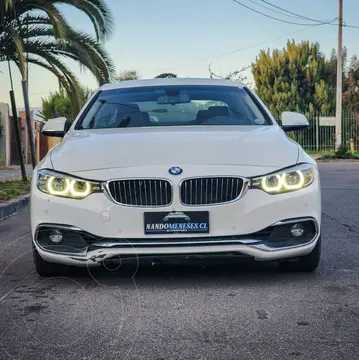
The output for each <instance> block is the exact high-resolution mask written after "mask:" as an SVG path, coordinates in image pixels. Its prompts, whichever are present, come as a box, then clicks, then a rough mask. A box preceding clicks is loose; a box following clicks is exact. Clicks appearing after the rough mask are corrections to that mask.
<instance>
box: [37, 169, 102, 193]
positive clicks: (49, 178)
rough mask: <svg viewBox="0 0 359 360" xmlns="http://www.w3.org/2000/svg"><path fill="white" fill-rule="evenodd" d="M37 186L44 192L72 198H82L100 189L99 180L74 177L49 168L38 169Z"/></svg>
mask: <svg viewBox="0 0 359 360" xmlns="http://www.w3.org/2000/svg"><path fill="white" fill-rule="evenodd" d="M37 187H38V188H39V190H41V191H42V192H44V193H46V194H49V195H53V196H60V197H67V198H72V199H84V198H85V197H87V196H89V195H90V194H92V193H94V192H101V191H102V186H101V183H99V182H93V181H87V180H83V179H76V178H74V177H71V176H70V175H66V174H61V173H58V172H55V171H50V170H40V171H39V173H38V178H37Z"/></svg>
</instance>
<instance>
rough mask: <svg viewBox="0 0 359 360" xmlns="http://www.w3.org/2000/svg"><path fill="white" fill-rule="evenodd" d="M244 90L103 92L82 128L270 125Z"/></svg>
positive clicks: (174, 88)
mask: <svg viewBox="0 0 359 360" xmlns="http://www.w3.org/2000/svg"><path fill="white" fill-rule="evenodd" d="M269 124H270V123H269V121H268V119H267V117H265V116H264V114H263V112H262V110H261V109H260V108H259V107H258V105H257V104H256V103H255V101H254V100H253V99H252V97H251V96H250V95H249V93H248V92H247V90H245V89H242V88H237V87H232V86H194V85H191V86H155V87H138V88H130V89H116V90H106V91H103V92H101V93H100V95H99V96H98V97H97V99H96V101H95V102H94V103H93V104H92V105H90V109H89V110H88V111H87V114H86V115H85V117H84V118H83V121H82V123H81V125H80V126H79V127H80V128H82V129H106V128H121V127H147V126H182V125H186V126H188V125H193V126H199V125H207V126H208V125H247V126H248V125H253V126H259V125H269Z"/></svg>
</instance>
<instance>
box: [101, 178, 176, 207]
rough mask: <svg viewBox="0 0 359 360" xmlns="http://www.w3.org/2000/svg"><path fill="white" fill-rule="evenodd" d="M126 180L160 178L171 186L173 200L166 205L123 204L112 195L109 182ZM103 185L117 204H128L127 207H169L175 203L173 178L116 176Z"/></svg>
mask: <svg viewBox="0 0 359 360" xmlns="http://www.w3.org/2000/svg"><path fill="white" fill-rule="evenodd" d="M124 180H160V181H166V182H167V183H168V184H169V185H170V187H171V202H170V203H169V204H166V205H129V204H123V203H120V202H118V201H116V200H115V199H114V198H113V196H112V195H111V191H110V188H109V184H110V183H111V182H115V181H124ZM102 185H103V187H104V188H105V189H106V193H107V195H108V196H109V198H110V200H111V201H112V202H114V203H115V204H117V205H121V206H126V207H136V208H165V207H169V206H171V205H172V204H173V198H174V196H173V183H172V181H171V180H169V179H165V178H155V177H129V178H119V179H117V178H115V179H111V180H107V181H104V182H102ZM145 196H147V195H146V194H145ZM155 196H156V197H157V186H155ZM141 202H142V197H141Z"/></svg>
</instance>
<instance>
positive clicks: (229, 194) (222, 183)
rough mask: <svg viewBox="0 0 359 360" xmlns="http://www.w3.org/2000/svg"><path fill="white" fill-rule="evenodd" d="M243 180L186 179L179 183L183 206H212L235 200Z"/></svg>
mask: <svg viewBox="0 0 359 360" xmlns="http://www.w3.org/2000/svg"><path fill="white" fill-rule="evenodd" d="M243 183H244V182H243V179H242V178H239V177H229V176H223V177H220V176H217V177H201V178H193V179H186V180H184V181H183V182H182V183H181V188H180V197H181V202H182V204H183V205H189V206H191V205H198V206H199V205H214V204H224V203H228V202H231V201H234V200H236V199H237V198H238V197H239V196H240V195H241V192H242V188H243Z"/></svg>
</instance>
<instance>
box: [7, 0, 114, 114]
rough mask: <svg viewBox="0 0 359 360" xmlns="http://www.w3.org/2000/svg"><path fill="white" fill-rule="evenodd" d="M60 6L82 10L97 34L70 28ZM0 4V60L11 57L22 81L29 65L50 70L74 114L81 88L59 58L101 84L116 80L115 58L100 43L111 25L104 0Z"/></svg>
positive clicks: (27, 0)
mask: <svg viewBox="0 0 359 360" xmlns="http://www.w3.org/2000/svg"><path fill="white" fill-rule="evenodd" d="M7 1H9V0H7ZM61 4H67V5H70V6H74V7H76V8H77V9H79V10H81V11H83V12H84V13H85V14H86V15H87V16H88V17H89V19H90V20H91V21H92V23H93V25H94V29H95V33H96V37H93V36H91V35H89V34H86V33H84V32H82V31H78V30H75V29H73V28H72V27H71V26H70V25H69V24H68V23H67V21H66V19H65V17H64V16H63V14H62V12H61V11H60V10H59V9H58V5H61ZM1 8H4V20H3V24H2V27H1V29H0V30H1V31H0V62H1V61H14V62H15V63H16V65H17V66H18V68H19V70H20V72H21V74H22V77H23V79H27V64H28V63H30V64H35V65H39V66H41V67H43V68H45V69H47V70H48V71H50V72H52V73H53V74H54V75H56V76H57V77H58V79H59V82H60V84H61V86H62V87H63V88H64V89H65V90H66V92H67V94H68V95H69V97H70V99H71V103H72V107H73V111H74V112H76V111H79V110H80V107H81V105H80V103H81V97H80V94H79V93H80V92H79V88H80V86H79V83H78V80H77V78H76V76H75V75H74V74H73V73H72V71H71V70H70V69H69V67H68V66H67V65H66V64H65V62H64V61H63V59H69V60H74V61H75V62H77V63H78V64H80V66H82V67H84V68H87V69H88V70H90V71H91V72H92V73H93V74H94V76H95V77H96V79H97V81H98V83H99V84H100V85H101V84H103V83H106V82H110V81H112V79H113V78H114V74H115V68H114V65H113V62H112V60H111V59H110V57H109V55H108V54H107V52H106V51H105V50H104V48H103V46H102V45H101V44H100V41H103V40H105V39H106V38H107V37H108V36H109V35H110V34H111V31H112V27H113V20H112V17H111V14H110V12H109V10H108V9H107V7H106V5H105V2H104V1H103V0H84V1H78V0H21V1H20V0H12V1H10V3H9V4H8V5H7V6H5V7H3V6H1Z"/></svg>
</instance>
